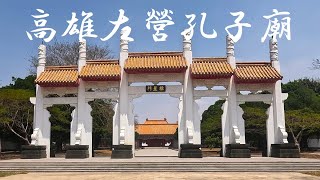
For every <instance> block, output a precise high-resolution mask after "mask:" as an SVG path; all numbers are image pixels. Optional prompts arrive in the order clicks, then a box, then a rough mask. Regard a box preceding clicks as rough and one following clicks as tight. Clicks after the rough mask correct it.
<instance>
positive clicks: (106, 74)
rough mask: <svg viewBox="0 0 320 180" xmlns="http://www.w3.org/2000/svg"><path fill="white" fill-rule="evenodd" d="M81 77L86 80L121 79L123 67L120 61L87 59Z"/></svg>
mask: <svg viewBox="0 0 320 180" xmlns="http://www.w3.org/2000/svg"><path fill="white" fill-rule="evenodd" d="M79 77H80V78H81V79H83V80H85V81H108V80H109V81H110V80H111V81H112V80H120V78H121V67H120V65H119V61H106V60H104V61H101V60H100V61H87V64H86V65H85V66H84V67H83V68H82V69H81V72H80V75H79Z"/></svg>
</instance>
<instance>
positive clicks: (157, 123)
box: [135, 119, 178, 135]
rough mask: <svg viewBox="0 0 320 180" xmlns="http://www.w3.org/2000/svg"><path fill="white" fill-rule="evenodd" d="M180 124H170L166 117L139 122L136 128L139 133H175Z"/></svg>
mask: <svg viewBox="0 0 320 180" xmlns="http://www.w3.org/2000/svg"><path fill="white" fill-rule="evenodd" d="M177 128H178V124H177V123H176V124H169V123H168V121H167V120H166V119H163V120H148V119H147V120H146V121H145V122H144V124H137V125H136V127H135V129H136V132H137V133H139V135H173V134H174V133H175V132H176V130H177Z"/></svg>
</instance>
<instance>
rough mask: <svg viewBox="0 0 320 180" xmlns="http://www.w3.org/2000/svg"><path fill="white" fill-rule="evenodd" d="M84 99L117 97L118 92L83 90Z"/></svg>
mask: <svg viewBox="0 0 320 180" xmlns="http://www.w3.org/2000/svg"><path fill="white" fill-rule="evenodd" d="M85 97H86V99H117V98H118V97H119V92H85Z"/></svg>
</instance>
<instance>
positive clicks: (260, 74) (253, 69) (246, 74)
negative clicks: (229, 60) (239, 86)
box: [235, 62, 282, 83]
mask: <svg viewBox="0 0 320 180" xmlns="http://www.w3.org/2000/svg"><path fill="white" fill-rule="evenodd" d="M235 76H236V82H238V83H259V82H266V83H267V82H270V83H272V82H276V81H278V80H281V79H282V76H281V75H280V73H279V72H278V71H277V70H276V69H275V68H274V67H272V66H271V64H270V63H261V62H250V63H237V68H236V69H235Z"/></svg>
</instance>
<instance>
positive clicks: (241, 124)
mask: <svg viewBox="0 0 320 180" xmlns="http://www.w3.org/2000/svg"><path fill="white" fill-rule="evenodd" d="M241 104H244V102H238V103H237V120H238V130H239V133H240V144H246V132H245V120H244V119H243V114H244V111H243V109H242V108H241V106H240V105H241Z"/></svg>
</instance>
